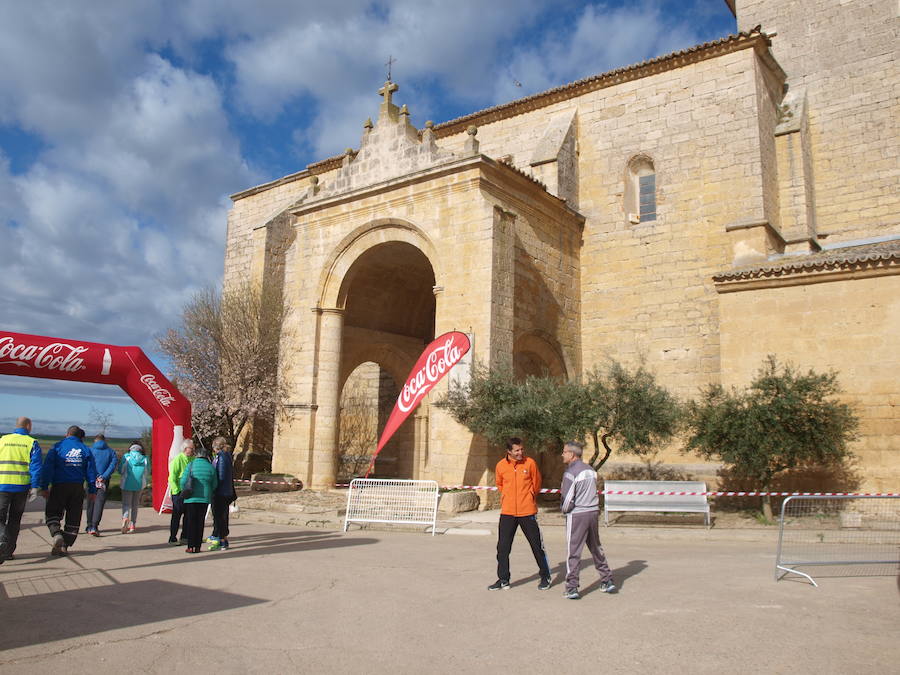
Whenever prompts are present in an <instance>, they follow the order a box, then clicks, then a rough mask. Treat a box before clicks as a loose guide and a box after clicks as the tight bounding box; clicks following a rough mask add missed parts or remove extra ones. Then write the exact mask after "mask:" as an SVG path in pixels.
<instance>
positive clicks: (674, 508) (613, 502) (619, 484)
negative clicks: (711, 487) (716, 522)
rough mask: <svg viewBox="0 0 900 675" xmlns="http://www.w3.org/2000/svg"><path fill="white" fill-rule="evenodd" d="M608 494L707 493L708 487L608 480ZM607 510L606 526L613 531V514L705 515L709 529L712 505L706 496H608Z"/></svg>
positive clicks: (688, 482) (691, 483)
mask: <svg viewBox="0 0 900 675" xmlns="http://www.w3.org/2000/svg"><path fill="white" fill-rule="evenodd" d="M603 489H604V491H606V490H612V491H614V492H630V493H634V492H702V493H705V492H706V483H704V482H703V481H693V480H608V481H605V482H604V486H603ZM603 497H604V500H605V506H604V509H603V513H604V518H605V520H606V526H607V527H609V514H610V512H611V511H644V512H647V511H649V512H653V513H659V512H667V511H668V512H678V513H703V514H705V516H706V527H709V502H708V501H707V499H706V495H705V494H699V495H696V494H695V495H690V494H686V495H680V494H679V495H654V494H611V495H610V494H605V495H603Z"/></svg>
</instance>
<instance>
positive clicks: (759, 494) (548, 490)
mask: <svg viewBox="0 0 900 675" xmlns="http://www.w3.org/2000/svg"><path fill="white" fill-rule="evenodd" d="M441 489H442V490H496V489H497V488H496V487H494V486H491V485H452V486H449V487H444V488H441ZM541 493H546V494H559V490H558V489H557V488H544V489H542V490H541ZM597 493H598V494H601V495H659V496H663V495H665V496H681V497H687V496H692V497H693V496H699V497H767V496H768V497H900V492H762V491H758V490H754V491H752V492H714V491H708V492H679V491H675V490H597Z"/></svg>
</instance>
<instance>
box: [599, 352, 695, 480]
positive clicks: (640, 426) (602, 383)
mask: <svg viewBox="0 0 900 675" xmlns="http://www.w3.org/2000/svg"><path fill="white" fill-rule="evenodd" d="M583 386H584V402H583V403H582V405H583V414H584V425H585V426H586V428H587V430H588V431H589V432H590V434H591V438H592V440H593V442H594V454H593V456H592V457H591V459H590V460H589V464H590V465H591V466H592V467H593V468H594V469H599V468H600V467H601V466H603V465H604V464H605V463H606V461H607V460H608V459H609V457H610V455H611V454H612V451H613V446H615V448H616V449H618V450H619V451H620V452H625V453H630V454H634V455H637V456H638V457H641V458H642V459H644V460H645V461H646V462H647V465H648V468H649V470H650V473H651V474H652V472H653V464H652V459H653V457H654V456H655V455H656V453H657V452H658V450H659V447H660V446H661V445H663V444H665V443H667V442H669V441H670V440H671V439H672V438H673V437H674V435H675V434H676V433H677V432H678V429H679V424H680V419H681V414H682V410H681V406H680V404H679V403H678V400H677V399H676V398H675V397H674V396H673V395H672V394H671V393H669V391H668V390H666V389H665V388H664V387H662V386H661V385H659V384H658V383H657V382H656V377H655V376H654V375H653V373H651V372H650V371H649V370H647V369H646V368H645V367H644V365H643V364H641V365H639V366H638V367H637V368H635V369H634V370H628V369H627V368H625V367H624V366H623V365H622V364H620V363H618V362H616V361H610V362H609V363H608V364H607V365H606V366H604V367H594V368H593V369H592V370H590V371H588V373H587V374H586V375H585V378H584V385H583ZM611 443H612V445H611ZM601 448H602V451H601ZM601 453H602V454H601Z"/></svg>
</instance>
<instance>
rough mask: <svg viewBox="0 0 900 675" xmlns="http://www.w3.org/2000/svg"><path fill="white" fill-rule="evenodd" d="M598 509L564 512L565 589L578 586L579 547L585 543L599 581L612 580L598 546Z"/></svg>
mask: <svg viewBox="0 0 900 675" xmlns="http://www.w3.org/2000/svg"><path fill="white" fill-rule="evenodd" d="M599 516H600V512H599V511H589V512H588V513H569V514H566V544H567V551H566V553H567V558H566V590H571V589H573V588H578V575H579V571H580V570H579V568H580V567H581V549H582V548H584V545H585V544H587V547H588V550H589V551H590V552H591V558H592V559H593V561H594V567H596V568H597V572H598V573H599V574H600V580H601V581H612V572H611V571H610V569H609V565H608V564H607V562H606V556H605V555H604V554H603V548H602V547H601V546H600V529H599V524H598V519H599Z"/></svg>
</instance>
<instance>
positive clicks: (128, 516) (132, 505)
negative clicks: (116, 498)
mask: <svg viewBox="0 0 900 675" xmlns="http://www.w3.org/2000/svg"><path fill="white" fill-rule="evenodd" d="M140 504H141V490H122V520H128V521H129V522H130V523H131V524H132V525H134V524H136V523H137V512H138V506H140Z"/></svg>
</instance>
